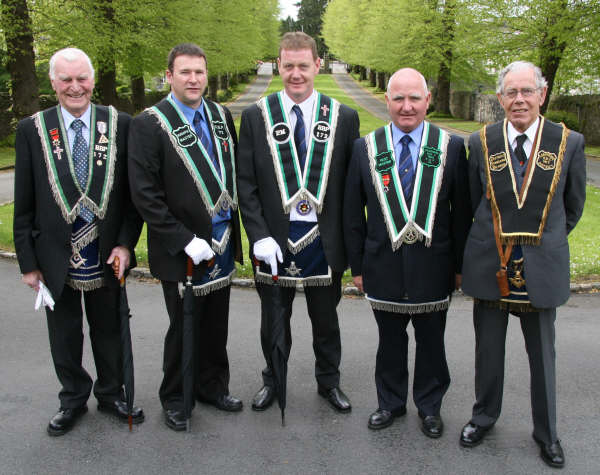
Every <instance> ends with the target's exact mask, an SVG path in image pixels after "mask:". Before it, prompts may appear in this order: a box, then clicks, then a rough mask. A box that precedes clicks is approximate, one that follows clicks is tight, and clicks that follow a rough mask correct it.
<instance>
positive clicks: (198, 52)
mask: <svg viewBox="0 0 600 475" xmlns="http://www.w3.org/2000/svg"><path fill="white" fill-rule="evenodd" d="M184 54H185V55H187V56H199V57H200V58H204V61H206V53H204V50H203V49H202V48H200V46H198V45H197V44H195V43H179V44H178V45H175V46H173V49H172V50H171V51H169V55H168V56H167V68H168V69H169V71H171V72H173V63H174V62H175V58H177V56H182V55H184Z"/></svg>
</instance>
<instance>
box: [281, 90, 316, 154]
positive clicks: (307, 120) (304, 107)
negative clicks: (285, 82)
mask: <svg viewBox="0 0 600 475" xmlns="http://www.w3.org/2000/svg"><path fill="white" fill-rule="evenodd" d="M282 96H283V108H284V109H285V111H286V112H287V114H288V117H289V119H290V127H291V128H292V130H294V128H295V127H296V113H295V112H293V111H292V107H294V106H295V105H298V106H299V107H300V110H301V111H302V118H303V119H304V128H305V129H306V131H307V132H308V130H309V129H310V126H311V124H312V120H313V118H312V113H313V106H314V104H315V98H316V97H317V91H315V90H314V89H313V91H312V93H311V95H310V96H308V97H307V98H306V99H305V100H304V101H302V102H301V103H300V104H296V103H295V102H294V101H293V100H292V98H291V97H290V96H288V95H287V93H286V92H285V89H284V90H283V94H282ZM306 136H307V137H308V135H306ZM307 143H308V142H307Z"/></svg>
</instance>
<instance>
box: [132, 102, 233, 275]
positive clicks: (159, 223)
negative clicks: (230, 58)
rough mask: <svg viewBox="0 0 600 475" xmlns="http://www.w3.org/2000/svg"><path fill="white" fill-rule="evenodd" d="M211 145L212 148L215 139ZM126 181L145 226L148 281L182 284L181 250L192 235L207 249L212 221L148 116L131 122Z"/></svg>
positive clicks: (183, 259) (229, 124)
mask: <svg viewBox="0 0 600 475" xmlns="http://www.w3.org/2000/svg"><path fill="white" fill-rule="evenodd" d="M205 100H206V99H205ZM225 115H226V120H227V127H228V128H229V131H230V133H231V134H232V137H233V141H234V144H235V145H236V146H237V136H236V133H235V127H234V125H233V120H232V118H231V113H230V112H229V110H227V109H225ZM212 134H213V132H212V130H211V135H212ZM212 139H213V143H214V137H213V138H212ZM236 148H237V147H236ZM129 180H130V183H131V194H132V198H133V202H134V203H135V206H136V207H137V209H138V211H139V212H140V214H141V215H142V218H143V219H144V221H146V223H147V226H148V259H149V261H150V271H151V272H152V275H153V276H154V277H156V278H157V279H160V280H166V281H171V282H181V281H183V280H185V272H186V263H187V254H186V253H185V251H184V248H185V246H187V244H188V243H189V242H190V241H191V240H192V238H193V237H194V235H196V236H197V237H199V238H201V239H204V240H205V241H206V242H208V243H209V244H210V243H211V240H212V219H211V217H210V215H209V214H208V211H206V208H205V207H204V204H203V202H202V198H201V196H200V193H199V192H198V189H197V188H196V185H195V184H194V181H193V178H192V176H191V175H190V174H189V172H188V171H187V169H186V167H185V165H184V164H183V162H182V161H181V158H180V157H179V155H178V154H177V152H176V151H175V149H174V148H173V145H172V144H171V141H170V139H169V135H168V134H167V133H166V132H165V131H164V130H163V129H162V128H161V126H160V124H159V122H158V120H157V119H156V117H154V116H152V115H150V114H149V113H148V112H147V111H144V112H142V113H141V114H139V115H138V116H136V117H134V118H133V120H132V121H131V127H130V132H129ZM231 218H232V219H231V222H232V224H233V233H232V237H231V239H232V242H233V246H234V256H235V258H236V260H238V261H239V262H241V261H242V246H241V239H240V226H239V214H238V212H237V211H233V210H232V216H231ZM204 270H206V264H201V265H198V266H194V278H198V279H199V278H200V277H201V275H202V273H203V272H204Z"/></svg>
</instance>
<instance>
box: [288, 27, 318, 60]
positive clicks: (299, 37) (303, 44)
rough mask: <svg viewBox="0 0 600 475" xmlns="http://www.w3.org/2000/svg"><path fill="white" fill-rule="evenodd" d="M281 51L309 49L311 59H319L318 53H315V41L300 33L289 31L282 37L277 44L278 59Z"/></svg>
mask: <svg viewBox="0 0 600 475" xmlns="http://www.w3.org/2000/svg"><path fill="white" fill-rule="evenodd" d="M282 49H291V50H299V49H309V50H311V52H312V56H313V59H314V60H315V61H316V60H317V58H318V57H319V53H317V43H315V40H313V39H312V38H311V37H310V36H308V35H307V34H306V33H304V32H302V31H289V32H287V33H286V34H285V35H283V37H282V38H281V41H280V43H279V57H280V58H281V50H282Z"/></svg>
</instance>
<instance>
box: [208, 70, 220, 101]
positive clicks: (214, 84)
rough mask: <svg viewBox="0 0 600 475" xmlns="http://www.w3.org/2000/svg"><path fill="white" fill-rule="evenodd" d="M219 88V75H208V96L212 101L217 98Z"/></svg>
mask: <svg viewBox="0 0 600 475" xmlns="http://www.w3.org/2000/svg"><path fill="white" fill-rule="evenodd" d="M218 89H219V76H208V98H209V99H210V100H211V101H216V100H217V90H218Z"/></svg>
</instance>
